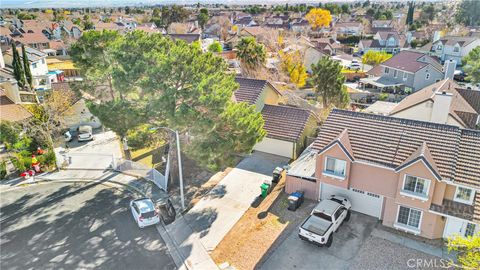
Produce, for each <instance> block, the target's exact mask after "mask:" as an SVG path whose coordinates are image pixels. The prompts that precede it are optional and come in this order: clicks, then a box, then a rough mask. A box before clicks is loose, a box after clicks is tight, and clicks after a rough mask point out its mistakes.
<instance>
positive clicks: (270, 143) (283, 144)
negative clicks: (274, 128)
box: [253, 138, 294, 158]
mask: <svg viewBox="0 0 480 270" xmlns="http://www.w3.org/2000/svg"><path fill="white" fill-rule="evenodd" d="M253 150H257V151H262V152H266V153H271V154H274V155H279V156H283V157H288V158H293V150H294V143H293V142H287V141H281V140H277V139H272V138H264V139H263V140H262V141H261V142H259V143H257V144H256V145H255V146H254V147H253Z"/></svg>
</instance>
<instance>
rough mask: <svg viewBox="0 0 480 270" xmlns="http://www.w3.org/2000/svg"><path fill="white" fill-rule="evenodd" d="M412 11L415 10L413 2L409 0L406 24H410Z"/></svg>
mask: <svg viewBox="0 0 480 270" xmlns="http://www.w3.org/2000/svg"><path fill="white" fill-rule="evenodd" d="M414 11H415V3H414V2H413V1H412V2H409V3H408V12H407V25H412V23H413V13H414Z"/></svg>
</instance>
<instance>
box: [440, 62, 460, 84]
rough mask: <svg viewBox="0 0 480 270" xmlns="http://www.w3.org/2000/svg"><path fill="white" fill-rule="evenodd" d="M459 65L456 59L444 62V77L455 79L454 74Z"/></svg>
mask: <svg viewBox="0 0 480 270" xmlns="http://www.w3.org/2000/svg"><path fill="white" fill-rule="evenodd" d="M456 67H457V62H456V61H455V60H452V59H450V60H446V61H445V64H443V74H444V77H443V78H444V79H450V80H453V75H454V73H455V68H456Z"/></svg>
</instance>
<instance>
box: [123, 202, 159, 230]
mask: <svg viewBox="0 0 480 270" xmlns="http://www.w3.org/2000/svg"><path fill="white" fill-rule="evenodd" d="M130 210H131V211H132V215H133V219H134V220H135V222H136V223H137V225H138V227H140V228H143V227H146V226H150V225H155V224H157V223H158V222H160V217H159V215H158V211H157V210H156V209H155V205H154V204H153V202H152V200H150V199H148V198H141V199H136V200H133V201H131V202H130Z"/></svg>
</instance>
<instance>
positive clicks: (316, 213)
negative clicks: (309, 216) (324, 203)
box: [313, 212, 332, 222]
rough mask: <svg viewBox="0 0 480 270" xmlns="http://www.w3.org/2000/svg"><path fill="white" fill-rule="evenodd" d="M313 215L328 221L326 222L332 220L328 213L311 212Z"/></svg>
mask: <svg viewBox="0 0 480 270" xmlns="http://www.w3.org/2000/svg"><path fill="white" fill-rule="evenodd" d="M313 215H314V216H316V217H319V218H321V219H323V220H326V221H328V222H332V217H331V216H329V215H327V214H325V213H321V212H315V213H313Z"/></svg>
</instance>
